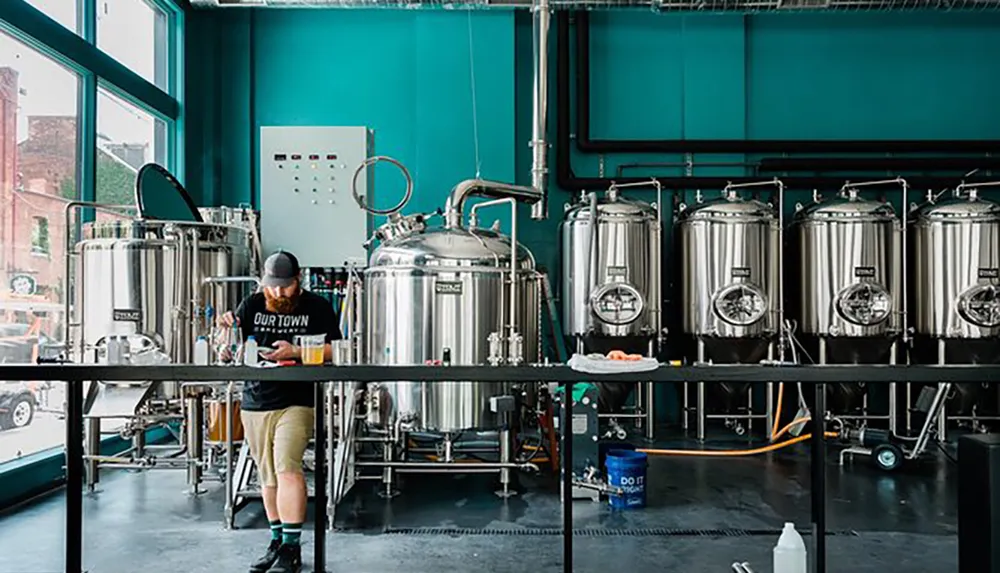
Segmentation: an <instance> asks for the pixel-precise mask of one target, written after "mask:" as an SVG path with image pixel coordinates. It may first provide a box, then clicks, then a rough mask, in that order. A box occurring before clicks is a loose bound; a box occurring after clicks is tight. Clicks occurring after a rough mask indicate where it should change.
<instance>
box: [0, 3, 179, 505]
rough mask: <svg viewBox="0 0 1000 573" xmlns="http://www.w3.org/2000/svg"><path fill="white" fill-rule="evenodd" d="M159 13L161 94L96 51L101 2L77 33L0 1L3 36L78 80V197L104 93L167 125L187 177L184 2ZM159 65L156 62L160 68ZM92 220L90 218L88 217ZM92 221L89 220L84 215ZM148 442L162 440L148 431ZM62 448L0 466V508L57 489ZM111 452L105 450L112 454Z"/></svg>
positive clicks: (92, 167) (105, 444) (110, 443)
mask: <svg viewBox="0 0 1000 573" xmlns="http://www.w3.org/2000/svg"><path fill="white" fill-rule="evenodd" d="M145 1H146V2H147V3H149V4H150V5H152V6H154V7H156V8H158V9H160V10H162V11H163V12H164V13H165V14H166V16H167V19H166V22H167V23H166V26H165V29H163V30H161V29H158V28H154V42H159V41H165V42H166V44H167V50H165V51H164V54H165V57H166V62H163V64H162V65H164V71H165V73H166V74H167V81H166V84H165V85H166V89H165V90H164V89H160V88H159V87H157V86H156V85H154V84H153V83H151V82H149V81H148V80H146V79H145V78H143V77H142V76H140V75H139V74H137V73H135V72H133V71H132V70H130V69H128V68H127V67H126V66H125V65H123V64H121V63H120V62H118V61H117V60H115V59H114V58H113V57H111V56H110V55H108V54H106V53H104V52H103V51H101V50H100V49H98V48H97V5H98V4H97V3H98V0H77V10H78V16H77V28H78V29H77V30H76V31H73V30H70V29H68V28H66V27H65V26H63V25H62V24H60V23H59V22H57V21H56V20H54V19H52V18H50V17H49V16H47V15H46V14H45V13H44V12H42V11H40V10H38V9H37V8H35V7H34V6H32V5H31V4H28V3H27V2H26V1H25V0H0V31H2V32H4V33H6V34H8V35H10V36H12V37H13V38H15V39H16V40H19V41H21V42H23V43H25V44H26V45H27V46H29V47H30V48H32V49H35V50H38V51H39V52H41V53H42V54H44V55H45V56H47V57H49V58H52V59H53V60H55V61H56V62H58V63H59V64H61V65H63V66H65V67H66V68H67V69H69V70H72V71H73V72H75V73H76V74H77V75H78V77H79V84H78V85H79V87H78V94H79V95H78V98H79V102H78V105H77V141H78V148H77V177H76V186H77V188H76V196H77V197H79V198H80V199H81V200H83V201H93V200H94V198H95V196H96V172H97V99H98V89H99V88H100V89H104V90H106V91H108V92H109V93H111V94H113V95H114V96H115V97H118V98H121V99H123V100H125V101H127V102H128V103H130V104H132V105H135V106H136V107H137V108H139V109H141V110H143V111H144V112H146V113H149V114H151V115H153V116H155V117H156V118H157V119H160V120H162V121H164V122H165V124H166V138H165V139H166V141H165V149H164V152H165V157H166V162H165V163H166V165H165V167H166V168H167V169H170V170H171V171H173V173H174V174H175V175H176V177H177V178H178V180H179V181H181V182H182V183H183V182H184V179H185V174H184V113H183V112H184V106H183V94H184V42H183V38H184V19H185V15H186V14H187V12H188V10H190V9H191V7H190V4H189V3H188V2H187V0H145ZM158 64H159V63H158ZM91 216H92V215H91ZM88 218H89V217H88ZM149 433H150V435H149V436H148V439H150V440H154V441H155V440H157V439H162V438H163V437H165V436H163V435H161V434H162V430H156V429H154V430H151V431H150V432H149ZM101 443H102V449H108V450H109V451H116V450H117V449H122V448H121V447H119V446H122V445H123V442H122V441H121V439H120V438H117V437H111V438H106V439H104V440H102V442H101ZM64 451H65V447H64V446H62V445H59V446H54V447H52V448H49V449H46V450H41V451H38V452H33V453H31V454H28V455H26V456H23V457H21V458H17V459H14V460H10V461H7V462H3V463H0V510H3V509H5V508H8V507H10V506H12V505H15V504H17V503H20V502H23V501H25V500H27V499H29V498H31V497H34V496H37V495H39V494H43V493H45V492H47V491H49V490H52V489H54V488H56V487H59V486H60V485H62V484H63V483H64V482H65V469H64V459H63V458H64ZM109 453H110V452H109Z"/></svg>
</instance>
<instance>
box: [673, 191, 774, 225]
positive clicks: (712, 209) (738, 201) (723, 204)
mask: <svg viewBox="0 0 1000 573" xmlns="http://www.w3.org/2000/svg"><path fill="white" fill-rule="evenodd" d="M774 215H775V210H774V208H773V207H771V205H769V204H767V203H764V202H763V201H759V200H757V199H743V198H742V197H739V196H738V195H736V194H735V193H732V194H729V195H727V196H724V197H720V198H718V199H711V200H709V201H705V202H703V203H695V204H694V205H691V206H689V207H687V208H686V209H684V210H682V211H681V212H680V214H679V218H680V219H682V220H684V219H686V220H692V219H725V218H734V219H736V218H744V219H745V218H751V219H769V218H772V217H774Z"/></svg>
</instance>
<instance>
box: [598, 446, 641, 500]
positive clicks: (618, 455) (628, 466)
mask: <svg viewBox="0 0 1000 573" xmlns="http://www.w3.org/2000/svg"><path fill="white" fill-rule="evenodd" d="M646 466H647V460H646V454H644V453H642V452H634V451H632V450H611V451H609V452H608V456H607V458H606V459H605V462H604V467H605V468H607V470H608V485H610V486H611V487H617V488H621V490H622V495H617V494H609V495H608V502H609V503H610V504H611V507H613V508H615V509H635V508H640V507H646Z"/></svg>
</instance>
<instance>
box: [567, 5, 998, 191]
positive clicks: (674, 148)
mask: <svg viewBox="0 0 1000 573" xmlns="http://www.w3.org/2000/svg"><path fill="white" fill-rule="evenodd" d="M562 14H563V13H562V12H560V16H562ZM575 14H576V39H577V54H576V80H577V93H576V96H577V125H576V146H577V148H578V149H579V150H580V151H582V152H584V153H927V152H947V153H989V152H998V151H1000V141H997V140H971V139H970V140H872V139H869V140H822V139H818V140H813V139H809V140H800V139H757V140H746V139H652V140H642V139H632V140H611V139H591V138H590V14H589V13H588V12H586V11H578V12H576V13H575ZM559 49H560V51H562V50H563V48H562V47H560V48H559ZM560 56H561V54H558V55H557V57H560ZM560 81H561V80H560ZM567 82H568V78H567ZM564 101H567V100H562V99H560V100H559V102H560V104H562V103H563V102H564ZM724 185H725V183H723V184H722V185H720V187H721V186H724Z"/></svg>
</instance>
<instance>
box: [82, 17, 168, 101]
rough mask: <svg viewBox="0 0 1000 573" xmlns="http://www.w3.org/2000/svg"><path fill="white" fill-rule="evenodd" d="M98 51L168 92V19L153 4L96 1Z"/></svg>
mask: <svg viewBox="0 0 1000 573" xmlns="http://www.w3.org/2000/svg"><path fill="white" fill-rule="evenodd" d="M97 1H98V6H97V47H98V48H100V49H101V50H103V51H104V52H106V53H108V54H109V55H110V56H112V57H114V58H115V59H116V60H118V61H119V62H121V63H122V64H124V65H125V66H126V67H127V68H128V69H130V70H132V71H133V72H135V73H137V74H139V75H140V76H142V77H143V78H145V79H146V80H148V81H149V82H150V83H152V84H154V85H156V87H158V88H160V89H162V90H167V88H168V84H169V82H168V66H167V62H168V54H169V50H170V42H169V33H168V31H169V28H168V27H167V23H168V17H167V14H166V12H164V11H163V10H162V9H160V8H159V7H158V6H156V5H155V4H153V3H152V2H151V0H97Z"/></svg>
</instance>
